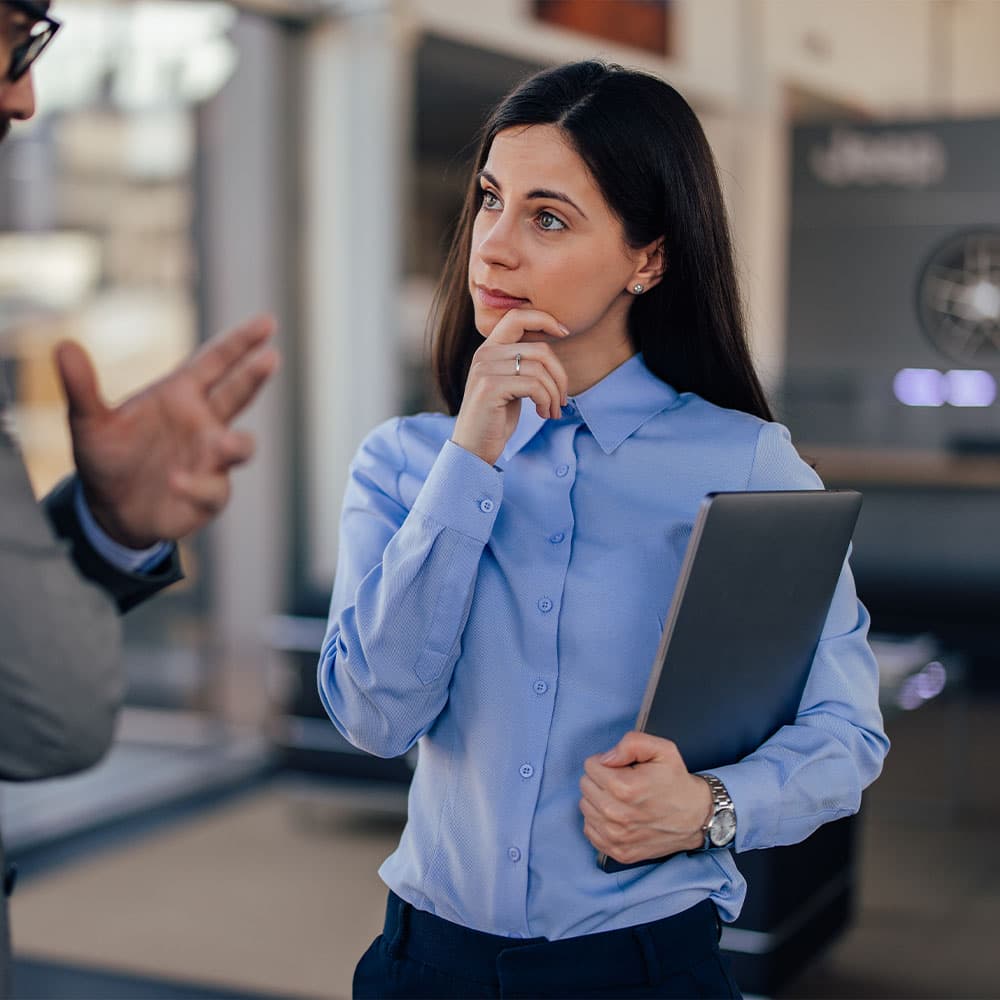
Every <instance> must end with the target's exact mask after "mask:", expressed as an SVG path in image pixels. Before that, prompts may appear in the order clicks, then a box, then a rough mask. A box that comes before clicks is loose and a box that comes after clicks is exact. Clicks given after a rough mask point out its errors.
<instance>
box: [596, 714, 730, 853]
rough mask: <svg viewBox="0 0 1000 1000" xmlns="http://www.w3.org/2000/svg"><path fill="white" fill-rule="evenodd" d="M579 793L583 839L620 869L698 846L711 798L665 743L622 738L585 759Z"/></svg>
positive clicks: (636, 735)
mask: <svg viewBox="0 0 1000 1000" xmlns="http://www.w3.org/2000/svg"><path fill="white" fill-rule="evenodd" d="M580 791H581V792H582V794H583V797H582V798H581V799H580V811H581V812H582V813H583V819H584V823H583V832H584V835H585V836H586V838H587V839H588V840H589V841H590V842H591V843H592V844H593V845H594V847H596V848H597V849H598V850H599V851H603V852H604V853H605V854H607V855H608V856H609V857H612V858H614V859H615V860H616V861H619V862H621V863H622V864H632V863H634V862H636V861H645V860H648V859H652V858H661V857H663V856H664V855H666V854H674V853H676V852H678V851H691V850H695V849H697V848H699V847H701V846H702V844H703V843H704V834H703V833H702V827H703V826H704V824H705V822H706V821H707V819H708V815H709V813H710V812H711V810H712V793H711V791H710V790H709V787H708V784H707V783H706V782H705V781H704V780H702V779H701V778H699V777H697V776H696V775H694V774H691V773H690V772H689V771H688V769H687V767H686V765H685V764H684V760H683V759H682V757H681V755H680V751H679V750H678V749H677V745H676V744H675V743H673V742H671V741H670V740H664V739H661V738H660V737H658V736H650V735H648V734H647V733H639V732H630V733H626V734H625V735H624V736H623V737H622V739H621V740H620V741H619V743H618V745H617V746H615V747H614V748H613V749H611V750H609V751H608V752H607V753H605V754H595V755H594V756H593V757H588V758H587V760H586V762H585V763H584V775H583V777H582V778H581V779H580Z"/></svg>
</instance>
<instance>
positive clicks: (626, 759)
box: [601, 730, 674, 767]
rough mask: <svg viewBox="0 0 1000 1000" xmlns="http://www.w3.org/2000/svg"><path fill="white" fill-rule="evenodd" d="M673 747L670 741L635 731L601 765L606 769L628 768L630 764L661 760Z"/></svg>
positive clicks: (602, 758)
mask: <svg viewBox="0 0 1000 1000" xmlns="http://www.w3.org/2000/svg"><path fill="white" fill-rule="evenodd" d="M673 746H674V744H673V743H671V741H670V740H664V739H661V738H660V737H658V736H650V735H649V734H648V733H640V732H637V731H635V730H633V731H632V732H628V733H626V734H625V735H624V736H623V737H622V738H621V739H620V740H619V741H618V744H617V745H616V746H614V747H612V748H611V749H610V750H609V751H608V752H607V753H606V754H604V755H603V756H602V757H601V763H602V764H603V765H604V766H605V767H627V766H628V765H629V764H635V763H646V762H647V761H651V760H661V759H663V757H664V755H665V754H668V753H669V752H670V748H671V747H673Z"/></svg>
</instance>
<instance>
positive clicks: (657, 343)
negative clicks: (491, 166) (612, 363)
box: [431, 61, 772, 420]
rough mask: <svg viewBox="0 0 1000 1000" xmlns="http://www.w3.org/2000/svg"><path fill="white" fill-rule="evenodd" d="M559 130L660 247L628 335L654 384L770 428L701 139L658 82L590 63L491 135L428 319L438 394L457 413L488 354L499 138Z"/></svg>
mask: <svg viewBox="0 0 1000 1000" xmlns="http://www.w3.org/2000/svg"><path fill="white" fill-rule="evenodd" d="M528 125H558V126H559V127H560V128H561V129H562V130H563V131H564V132H565V133H566V135H567V136H568V137H569V139H570V141H571V142H572V143H573V145H574V147H575V149H576V151H577V153H578V154H579V155H580V157H581V158H582V159H583V161H584V162H585V163H586V164H587V167H588V168H589V169H590V172H591V174H592V175H593V177H594V179H595V180H596V181H597V185H598V187H599V188H600V189H601V192H602V193H603V195H604V198H605V200H606V201H607V203H608V205H609V206H610V208H611V210H612V211H613V212H614V213H615V214H616V215H617V216H618V218H619V219H620V220H621V222H622V225H623V227H624V230H625V238H626V239H627V240H628V242H629V244H630V245H631V246H633V247H636V248H638V247H643V246H647V245H648V244H650V243H653V242H654V241H655V240H657V239H661V238H662V239H663V241H664V245H665V250H666V262H667V268H666V272H665V274H664V276H663V280H662V281H660V283H659V284H657V285H656V286H655V287H653V288H652V289H650V290H649V291H648V292H646V293H645V294H643V295H639V296H636V298H635V301H634V302H633V303H632V306H631V308H630V309H629V314H628V326H629V335H630V337H631V339H632V343H633V344H634V345H635V348H636V350H638V351H640V352H641V353H642V356H643V359H644V360H645V362H646V365H647V366H648V368H649V369H650V371H652V372H653V373H654V374H655V375H657V376H658V377H659V378H661V379H663V381H664V382H668V383H669V384H670V385H672V386H673V387H674V388H675V389H677V390H678V392H688V391H690V392H696V393H697V394H698V395H699V396H701V397H703V398H704V399H707V400H709V401H710V402H712V403H716V404H718V405H719V406H724V407H728V408H731V409H736V410H743V411H745V412H747V413H752V414H755V415H756V416H759V417H762V418H763V419H765V420H770V419H772V417H771V411H770V408H769V407H768V404H767V399H766V398H765V396H764V391H763V389H762V387H761V385H760V381H759V380H758V378H757V374H756V372H755V371H754V367H753V362H752V360H751V358H750V350H749V347H748V346H747V338H746V332H745V328H744V319H743V311H742V307H741V304H740V295H739V288H738V286H737V281H736V271H735V267H734V264H733V247H732V240H731V238H730V235H729V225H728V222H727V219H726V210H725V206H724V204H723V200H722V190H721V188H720V187H719V179H718V176H717V173H716V168H715V160H714V158H713V156H712V151H711V149H710V148H709V145H708V141H707V140H706V139H705V133H704V132H703V131H702V128H701V125H700V124H699V122H698V119H697V118H696V117H695V114H694V112H693V111H692V110H691V108H690V106H689V105H688V103H687V101H685V100H684V98H683V97H681V95H680V94H678V93H677V91H676V90H674V88H673V87H671V86H669V85H668V84H666V83H664V82H663V81H662V80H659V79H657V78H656V77H654V76H650V75H648V74H646V73H640V72H635V71H632V70H626V69H623V68H622V67H621V66H616V65H608V64H605V63H601V62H596V61H589V62H578V63H569V64H567V65H565V66H557V67H555V68H554V69H549V70H544V71H543V72H541V73H538V74H536V75H535V76H533V77H531V78H530V79H528V80H526V81H525V82H524V83H522V84H520V85H519V86H518V87H516V88H515V89H514V90H513V91H511V93H510V94H508V95H507V97H505V98H504V99H503V100H502V101H501V102H500V104H499V105H498V106H497V107H496V108H495V109H494V111H493V113H492V114H491V115H490V117H489V119H488V120H487V121H486V124H485V125H484V126H483V129H482V133H481V137H480V142H479V148H478V152H477V154H476V161H475V168H474V170H473V172H472V178H471V181H470V184H469V190H468V192H467V194H466V198H465V204H464V206H463V208H462V214H461V216H460V218H459V222H458V228H457V229H456V231H455V236H454V239H453V240H452V244H451V248H450V250H449V252H448V259H447V263H446V264H445V269H444V273H443V275H442V278H441V283H440V285H439V287H438V291H437V295H436V298H435V306H434V309H433V312H432V319H431V331H432V333H431V336H432V344H431V353H432V359H433V364H434V374H435V378H436V380H437V384H438V388H439V389H440V392H441V395H442V397H443V398H444V400H445V403H446V404H447V406H448V410H449V412H450V413H452V414H455V413H457V412H458V410H459V407H460V406H461V404H462V396H463V394H464V392H465V381H466V378H467V377H468V374H469V366H470V364H471V362H472V355H473V354H474V353H475V351H476V348H477V347H478V346H479V345H480V344H481V343H482V337H481V336H480V335H479V333H478V332H477V330H476V326H475V318H474V312H473V306H472V301H471V298H470V296H469V290H468V268H469V251H470V249H471V245H472V225H473V221H474V220H475V217H476V214H477V212H478V211H479V205H480V201H481V199H482V191H481V189H480V187H479V184H478V182H477V180H476V175H477V174H478V172H479V171H480V170H481V169H482V168H483V166H484V165H485V163H486V159H487V157H488V155H489V151H490V147H491V146H492V144H493V140H494V138H495V137H496V136H497V134H498V133H499V132H502V131H503V130H504V129H507V128H511V127H514V126H528Z"/></svg>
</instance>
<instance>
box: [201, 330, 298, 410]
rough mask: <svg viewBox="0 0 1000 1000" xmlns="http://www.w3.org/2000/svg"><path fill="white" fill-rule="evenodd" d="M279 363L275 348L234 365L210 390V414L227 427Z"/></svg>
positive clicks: (276, 368) (279, 358)
mask: <svg viewBox="0 0 1000 1000" xmlns="http://www.w3.org/2000/svg"><path fill="white" fill-rule="evenodd" d="M280 364H281V356H280V355H279V354H278V352H277V351H276V350H275V349H274V348H268V349H267V350H264V351H260V352H259V353H257V354H255V355H253V356H252V357H250V358H247V359H246V360H245V361H244V362H242V363H241V364H237V365H236V366H235V367H234V368H232V369H230V371H229V372H228V374H226V375H224V376H223V377H222V378H221V379H219V380H218V381H217V382H216V383H215V385H214V386H212V388H211V390H210V391H209V397H208V399H209V405H210V406H211V407H212V411H213V412H214V413H215V415H216V416H217V417H218V418H219V419H220V420H221V421H222V422H223V423H227V424H228V423H229V421H230V420H232V419H233V418H234V417H235V416H236V415H237V414H238V413H240V412H241V411H242V410H244V409H245V408H246V407H247V406H248V405H249V404H250V402H251V400H252V399H253V398H254V396H256V395H257V393H258V392H259V391H260V388H261V386H263V384H264V383H265V382H266V381H267V380H268V379H269V378H270V377H271V376H272V375H273V374H274V373H275V372H276V371H277V370H278V366H279V365H280Z"/></svg>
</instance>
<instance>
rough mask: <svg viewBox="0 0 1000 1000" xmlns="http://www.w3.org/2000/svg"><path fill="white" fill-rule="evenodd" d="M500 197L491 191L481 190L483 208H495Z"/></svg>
mask: <svg viewBox="0 0 1000 1000" xmlns="http://www.w3.org/2000/svg"><path fill="white" fill-rule="evenodd" d="M499 204H500V199H499V198H498V197H497V196H496V195H495V194H494V193H493V192H492V191H483V208H496V207H497V206H498V205H499Z"/></svg>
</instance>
